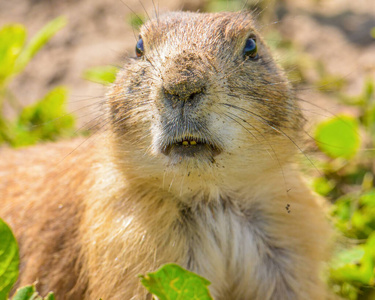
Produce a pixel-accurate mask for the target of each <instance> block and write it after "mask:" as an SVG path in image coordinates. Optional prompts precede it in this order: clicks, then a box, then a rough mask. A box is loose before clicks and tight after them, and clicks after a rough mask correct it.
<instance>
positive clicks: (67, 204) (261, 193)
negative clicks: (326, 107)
mask: <svg viewBox="0 0 375 300" xmlns="http://www.w3.org/2000/svg"><path fill="white" fill-rule="evenodd" d="M141 37H142V39H143V42H144V48H145V51H144V56H142V57H141V58H137V59H129V60H128V61H127V62H126V63H125V64H124V66H123V68H122V69H121V71H120V72H119V74H118V77H117V80H116V82H115V84H114V85H113V86H112V87H111V90H110V92H109V93H108V97H107V100H106V103H105V105H104V106H105V108H104V110H105V111H104V117H103V119H102V120H101V121H99V123H98V127H100V128H103V130H101V133H96V134H95V136H94V137H93V138H94V142H90V143H85V142H84V143H83V144H81V145H80V146H78V147H77V141H75V142H74V141H73V142H65V143H58V144H48V145H45V146H38V147H36V148H31V149H27V150H20V151H17V152H16V151H14V152H12V151H3V152H2V153H1V163H0V168H1V169H0V170H1V171H0V172H1V173H0V174H1V181H0V188H1V190H0V193H1V202H2V204H1V207H0V212H1V217H3V218H5V220H7V221H8V222H9V223H10V225H12V226H13V228H14V229H15V233H16V235H17V237H18V240H19V243H20V247H21V254H22V264H21V278H20V282H19V284H21V285H23V284H26V283H31V282H33V281H35V280H38V281H39V288H40V289H41V291H42V292H47V291H48V290H50V289H52V290H55V292H56V293H57V298H58V299H99V298H103V299H105V300H109V299H146V295H147V292H146V290H145V289H144V288H143V287H142V286H141V285H140V283H139V278H138V276H137V275H139V274H145V273H147V272H149V271H154V270H155V269H157V268H158V267H160V266H161V265H162V264H164V263H167V262H176V263H179V264H180V265H182V266H183V267H185V268H188V269H190V270H192V271H195V272H197V273H199V274H201V275H202V276H204V277H206V278H207V279H208V280H209V281H210V282H211V285H210V291H211V293H212V295H213V297H214V299H217V300H233V299H239V300H241V299H249V300H250V299H251V300H268V299H290V300H294V299H296V300H297V299H316V300H321V299H326V298H327V297H328V296H327V294H326V289H325V287H324V285H323V283H322V280H321V278H320V277H321V268H322V263H323V262H324V261H325V260H326V258H327V252H328V251H327V244H328V240H329V237H330V228H329V226H328V225H327V222H326V220H325V216H324V211H323V208H322V206H321V204H320V203H319V199H318V198H317V197H316V196H315V195H314V194H313V193H312V192H311V191H310V190H309V188H308V187H307V185H306V184H305V182H304V181H303V179H301V176H300V174H299V172H298V168H297V166H296V164H295V161H296V154H297V153H300V152H301V146H302V141H301V132H302V127H303V118H302V116H301V113H300V109H299V107H298V104H297V103H296V100H295V95H294V94H293V91H292V89H291V87H290V85H289V83H288V82H287V80H286V78H285V75H284V74H283V72H282V71H281V70H280V69H279V67H278V66H277V65H276V64H275V62H274V60H273V58H272V57H271V54H270V52H269V50H268V48H267V47H266V46H265V44H264V42H263V40H262V38H261V36H260V34H259V33H258V32H257V31H256V29H255V28H254V24H253V21H252V18H251V16H250V14H248V13H245V12H241V13H219V14H199V13H182V12H178V13H167V14H166V15H163V16H159V17H158V18H155V19H154V20H152V21H149V22H147V23H146V24H145V25H143V26H142V28H141ZM249 37H252V38H255V39H256V42H257V46H258V54H259V59H250V58H245V57H244V55H243V48H244V45H245V43H246V40H247V39H248V38H249ZM165 91H172V92H168V93H167V92H165ZM185 91H187V95H189V93H193V92H194V93H195V91H197V93H198V96H197V97H195V98H192V99H193V100H191V99H190V100H187V99H182V98H183V97H182V96H181V98H178V97H177V98H176V97H175V95H174V94H173V93H176V94H177V95H182V94H183V93H184V92H185ZM200 91H203V92H201V93H200ZM176 99H177V100H176ZM191 136H193V137H195V138H196V139H199V140H200V141H204V142H207V143H211V144H213V145H215V147H216V148H217V149H218V150H220V154H218V155H215V154H214V153H213V152H211V151H208V150H207V151H202V152H201V153H197V155H195V156H191V157H187V156H184V155H178V154H176V153H174V154H173V153H172V154H170V155H165V154H163V150H164V149H165V147H166V146H167V145H168V144H169V143H171V142H172V143H173V141H175V140H178V139H181V138H184V137H191ZM79 143H80V142H78V144H79Z"/></svg>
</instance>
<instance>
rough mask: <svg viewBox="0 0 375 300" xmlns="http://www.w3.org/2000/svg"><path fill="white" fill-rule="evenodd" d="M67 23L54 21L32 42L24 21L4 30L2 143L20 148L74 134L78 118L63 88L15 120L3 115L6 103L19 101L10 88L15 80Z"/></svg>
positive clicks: (0, 37)
mask: <svg viewBox="0 0 375 300" xmlns="http://www.w3.org/2000/svg"><path fill="white" fill-rule="evenodd" d="M65 24H66V19H65V18H64V17H59V18H57V19H55V20H53V21H51V22H50V23H48V24H47V25H46V26H44V27H43V28H42V29H41V30H40V31H39V32H38V33H37V34H36V35H35V36H34V37H33V38H32V39H31V40H30V41H29V42H28V43H26V35H27V34H26V28H25V27H24V26H23V25H21V24H9V25H6V26H4V27H3V28H2V29H1V30H0V144H1V143H4V142H5V143H8V144H9V145H11V146H14V147H19V146H26V145H30V144H35V143H36V142H38V141H40V140H55V139H56V138H57V137H58V136H64V135H72V131H73V128H74V118H73V117H72V116H71V115H68V114H67V112H66V110H65V102H66V95H67V91H66V89H65V88H62V87H57V88H55V89H54V90H52V91H50V92H49V93H48V94H47V95H46V96H45V97H44V98H43V99H41V100H39V101H38V102H36V103H35V104H33V105H30V106H28V107H25V108H23V110H22V111H21V112H17V117H16V119H15V120H8V119H7V118H6V117H5V116H4V114H3V107H4V103H5V102H6V101H8V103H9V104H10V105H12V104H14V102H15V101H16V100H15V97H14V95H13V94H12V92H11V91H10V89H9V87H8V86H9V83H10V82H11V80H12V79H14V77H15V76H17V75H18V74H19V73H20V72H22V71H23V70H24V68H25V67H26V66H27V64H28V63H29V62H30V60H31V59H32V58H33V57H34V56H35V55H36V53H37V52H38V51H39V50H40V49H41V48H42V47H43V46H44V45H45V44H46V43H47V42H48V41H49V40H50V39H51V37H52V36H53V35H54V34H55V33H56V32H57V31H59V30H60V29H61V28H63V27H64V26H65Z"/></svg>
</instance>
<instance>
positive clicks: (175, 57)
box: [107, 12, 302, 194]
mask: <svg viewBox="0 0 375 300" xmlns="http://www.w3.org/2000/svg"><path fill="white" fill-rule="evenodd" d="M136 51H137V54H138V56H139V57H138V58H134V59H129V60H128V61H127V62H126V63H125V65H124V67H123V69H122V70H121V71H120V72H119V74H118V78H117V81H116V82H115V84H114V85H113V87H112V89H111V92H110V93H109V97H108V101H107V109H108V114H109V116H108V118H110V120H111V131H112V132H113V135H112V138H113V141H114V143H113V144H114V152H113V153H114V162H115V164H116V165H118V166H119V168H120V169H122V170H124V172H126V173H127V174H128V176H130V177H132V178H138V179H146V180H148V182H150V183H151V182H155V183H157V184H160V183H162V185H163V186H164V188H166V189H169V190H175V191H178V192H179V193H180V194H184V193H196V192H198V191H205V190H206V189H210V190H212V189H215V188H216V187H218V186H221V187H222V186H223V185H227V186H237V187H240V186H241V185H247V184H248V182H249V181H251V180H252V178H257V177H258V176H259V174H262V173H264V172H265V171H266V170H268V171H269V170H273V169H275V172H279V171H280V166H282V165H283V164H285V163H286V162H287V160H288V158H289V157H290V156H291V155H293V153H295V152H296V147H295V145H294V143H297V142H298V141H296V139H298V134H299V131H300V130H301V126H302V125H301V123H302V122H301V119H302V118H301V114H300V110H299V108H298V105H297V104H296V101H295V99H294V95H293V92H292V91H291V88H290V86H289V84H288V82H287V79H286V78H285V76H284V74H283V72H282V71H281V70H280V69H279V67H278V66H277V65H276V63H275V62H274V60H273V58H272V56H271V54H270V52H269V50H268V48H267V46H266V45H265V44H264V42H263V39H262V37H261V36H260V34H259V33H258V32H257V31H256V29H255V28H254V23H253V21H252V18H251V15H249V14H248V13H245V12H239V13H209V14H202V13H191V12H175V13H167V14H165V15H162V16H159V17H158V18H156V19H154V20H150V21H148V22H147V23H146V24H144V25H143V26H142V28H141V32H140V39H139V41H138V43H137V46H136Z"/></svg>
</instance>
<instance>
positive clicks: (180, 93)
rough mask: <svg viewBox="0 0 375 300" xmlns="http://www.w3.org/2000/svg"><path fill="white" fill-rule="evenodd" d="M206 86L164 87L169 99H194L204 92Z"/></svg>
mask: <svg viewBox="0 0 375 300" xmlns="http://www.w3.org/2000/svg"><path fill="white" fill-rule="evenodd" d="M204 91H205V87H203V86H202V87H192V86H190V87H188V86H182V85H180V86H178V87H177V86H174V87H172V88H168V89H167V88H165V87H163V92H164V95H166V97H167V99H169V100H173V101H194V100H196V98H198V96H200V95H202V94H204Z"/></svg>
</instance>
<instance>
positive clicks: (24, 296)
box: [12, 285, 36, 300]
mask: <svg viewBox="0 0 375 300" xmlns="http://www.w3.org/2000/svg"><path fill="white" fill-rule="evenodd" d="M35 294H36V291H35V286H34V285H28V286H24V287H22V288H19V289H18V290H17V291H16V293H15V294H14V296H13V298H12V300H29V299H34V298H35Z"/></svg>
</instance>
